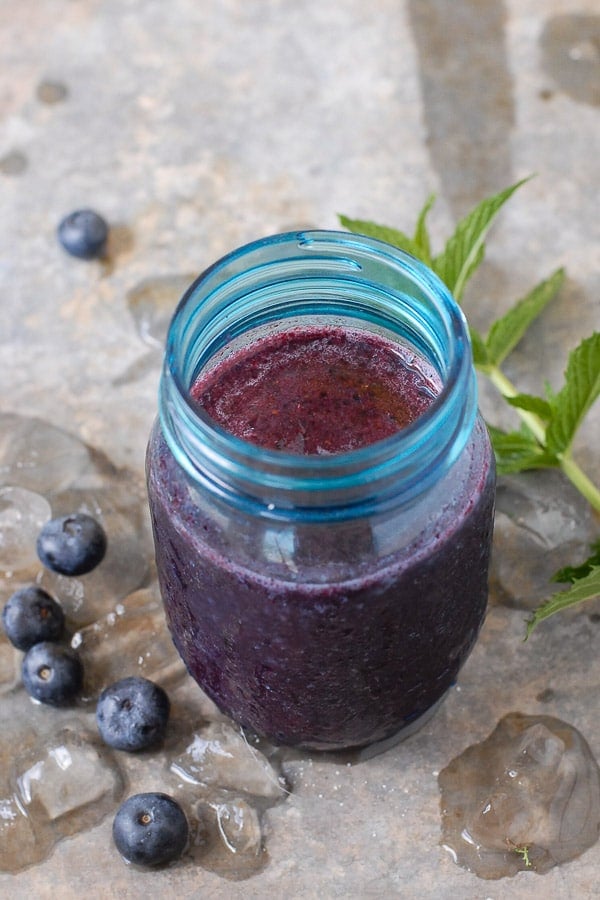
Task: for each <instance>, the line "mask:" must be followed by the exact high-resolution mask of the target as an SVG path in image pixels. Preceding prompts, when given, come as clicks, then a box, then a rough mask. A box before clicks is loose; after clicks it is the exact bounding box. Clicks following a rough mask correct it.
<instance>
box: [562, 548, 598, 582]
mask: <svg viewBox="0 0 600 900" xmlns="http://www.w3.org/2000/svg"><path fill="white" fill-rule="evenodd" d="M590 549H591V551H592V553H591V556H588V558H587V559H586V560H585V561H584V562H582V563H581V565H579V566H565V567H564V568H563V569H559V570H558V572H555V573H554V575H553V576H552V581H558V582H561V583H562V582H566V581H570V582H571V583H573V582H575V581H579V580H580V579H581V578H585V577H586V576H587V575H589V574H590V572H591V571H592V569H593V568H594V566H600V540H598V541H595V542H594V543H593V544H592V545H591V547H590Z"/></svg>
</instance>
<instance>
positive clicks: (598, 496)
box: [478, 365, 600, 512]
mask: <svg viewBox="0 0 600 900" xmlns="http://www.w3.org/2000/svg"><path fill="white" fill-rule="evenodd" d="M478 368H479V369H480V371H481V372H483V373H484V374H485V375H487V377H488V378H489V379H490V381H491V382H492V384H493V385H494V387H495V388H496V389H497V390H498V391H499V392H500V393H501V394H502V396H503V397H516V396H517V394H518V393H519V392H518V391H517V389H516V388H515V386H514V384H513V383H512V381H510V379H508V378H507V377H506V375H505V374H504V372H502V370H501V369H500V368H499V367H498V366H485V365H484V366H478ZM516 412H517V413H518V415H519V416H520V418H521V420H522V421H523V422H524V423H525V424H526V425H527V427H528V428H529V430H530V431H531V433H532V434H533V435H534V436H535V438H536V440H537V441H539V443H540V444H541V445H542V447H545V445H546V426H545V425H544V423H543V422H542V420H541V419H540V418H539V416H536V415H535V414H534V413H531V412H528V410H525V409H516ZM558 462H559V465H560V468H561V469H562V471H563V472H564V473H565V475H566V476H567V478H568V479H569V481H570V482H571V484H573V485H574V486H575V487H576V488H577V490H578V491H579V492H580V493H581V494H583V496H584V497H585V499H586V500H587V501H588V503H589V504H590V505H591V506H593V508H594V509H595V510H597V511H598V512H600V490H599V489H598V488H597V487H596V485H595V484H594V483H593V482H592V481H591V480H590V479H589V478H588V476H587V475H586V474H585V472H584V471H583V470H582V469H581V468H580V467H579V466H578V465H577V463H576V462H575V460H574V459H573V458H572V457H571V455H570V454H568V453H565V454H562V455H560V456H559V457H558Z"/></svg>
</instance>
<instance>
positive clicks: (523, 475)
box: [490, 469, 597, 609]
mask: <svg viewBox="0 0 600 900" xmlns="http://www.w3.org/2000/svg"><path fill="white" fill-rule="evenodd" d="M596 537H597V534H596V526H595V524H594V519H593V514H592V511H591V507H590V506H589V504H588V503H587V502H586V500H585V499H584V498H583V497H582V496H581V494H579V492H578V491H576V490H575V488H574V487H573V486H572V485H571V483H570V482H569V481H568V480H567V479H566V478H565V476H564V475H563V474H562V472H559V471H556V470H553V469H547V470H541V471H535V472H520V473H519V475H517V476H513V475H509V476H503V477H502V478H500V479H499V480H498V488H497V497H496V519H495V526H494V544H493V551H492V563H491V571H490V582H491V586H492V589H493V591H494V593H495V595H496V597H497V599H498V600H499V601H500V602H502V603H504V604H506V605H507V606H514V607H518V608H521V609H533V608H534V607H535V606H537V605H538V604H539V603H540V602H541V601H542V600H545V599H546V598H547V597H549V596H550V594H552V593H554V592H556V591H557V590H563V589H564V587H565V586H564V585H562V586H561V585H558V584H555V583H552V582H551V580H550V579H551V577H552V575H553V574H554V573H555V572H556V571H557V569H560V568H561V567H562V566H565V565H573V564H576V563H579V562H582V561H583V560H584V559H585V558H586V557H587V556H588V555H589V552H590V551H589V547H590V544H591V543H592V541H593V540H594V539H595V538H596Z"/></svg>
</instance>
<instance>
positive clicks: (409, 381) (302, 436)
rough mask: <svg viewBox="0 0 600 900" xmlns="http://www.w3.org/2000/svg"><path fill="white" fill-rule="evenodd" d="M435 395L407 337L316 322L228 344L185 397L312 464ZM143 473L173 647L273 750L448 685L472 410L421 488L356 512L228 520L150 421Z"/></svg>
mask: <svg viewBox="0 0 600 900" xmlns="http://www.w3.org/2000/svg"><path fill="white" fill-rule="evenodd" d="M441 390H442V388H441V383H440V380H439V377H438V376H437V373H436V372H435V370H434V369H433V367H432V366H431V365H430V364H429V363H428V362H426V360H425V359H424V358H422V357H421V356H420V355H419V354H417V353H416V352H414V351H413V350H412V349H411V348H409V347H407V346H403V345H402V344H398V343H394V342H392V341H389V340H387V338H384V337H382V336H380V335H378V334H375V333H371V332H367V331H364V332H363V331H360V329H358V330H357V329H352V328H346V327H342V326H337V325H336V326H333V325H331V326H315V327H304V328H290V329H288V330H279V331H276V332H275V333H274V334H272V335H270V336H267V337H261V338H260V339H257V340H256V341H254V342H251V343H249V344H248V345H246V346H242V347H241V348H239V349H237V350H236V351H234V352H233V353H231V354H230V355H229V356H226V357H225V358H224V359H222V360H221V361H220V362H219V363H217V364H216V365H214V366H213V367H212V368H210V369H208V371H206V372H203V373H201V374H200V376H199V377H198V378H196V380H195V381H194V382H193V384H191V385H190V389H189V394H190V398H189V399H190V401H191V405H192V406H193V407H195V408H196V409H197V410H198V412H199V414H201V415H203V416H204V417H205V418H206V417H208V419H209V420H210V421H212V422H214V424H215V427H216V429H217V430H218V429H221V430H223V431H225V432H228V433H230V434H233V435H235V436H236V437H238V438H242V439H243V441H245V442H248V443H250V444H253V445H254V446H255V447H257V448H261V449H264V450H265V451H270V452H271V451H281V452H283V453H285V454H295V455H298V456H303V457H308V458H312V459H316V458H319V459H324V460H327V459H329V458H330V457H332V456H335V455H336V454H346V453H350V452H352V451H355V450H360V448H365V447H369V446H371V445H374V444H377V442H382V441H386V440H389V439H390V438H393V436H394V435H398V434H399V433H401V432H403V431H405V430H408V431H407V432H406V433H409V432H410V429H411V427H412V426H413V425H414V424H415V423H417V424H418V422H419V420H420V418H421V417H422V416H424V415H427V411H428V410H429V409H430V408H431V407H432V405H435V403H436V398H438V395H439V394H440V391H441ZM147 471H148V491H149V498H150V509H151V515H152V523H153V529H154V537H155V546H156V559H157V566H158V572H159V578H160V584H161V591H162V595H163V599H164V603H165V609H166V615H167V621H168V624H169V628H170V630H171V633H172V636H173V640H174V642H175V644H176V646H177V648H178V650H179V652H180V654H181V656H182V658H183V659H184V661H185V663H186V665H187V667H188V669H189V671H190V673H191V674H192V675H193V677H194V678H195V679H196V680H197V682H198V683H199V684H200V685H201V687H202V688H203V689H204V690H205V691H206V693H207V694H208V695H209V696H210V697H211V698H212V699H213V700H214V701H215V702H216V703H217V705H218V706H219V708H220V709H221V710H222V711H223V712H225V713H227V714H228V715H230V716H231V717H232V718H233V719H235V720H236V721H238V722H239V723H240V724H242V725H244V726H247V727H249V728H251V729H252V730H254V731H256V732H258V733H260V734H263V735H265V736H267V737H268V738H270V739H271V740H273V741H276V742H281V743H285V744H289V745H300V746H304V747H308V748H315V749H325V750H336V749H342V748H351V747H361V746H364V745H367V744H371V743H374V742H377V741H383V740H386V739H388V738H390V737H391V736H392V735H395V734H396V733H398V732H402V730H406V731H407V732H408V731H409V730H410V729H411V728H412V727H413V726H414V723H416V722H418V720H419V719H424V718H425V717H426V715H427V714H428V712H429V711H430V710H431V709H432V708H434V707H435V705H436V703H437V702H438V701H440V700H441V698H442V697H443V696H444V694H445V693H446V691H447V690H448V689H449V687H450V686H451V685H452V684H453V683H454V682H455V680H456V677H457V673H458V671H459V669H460V667H461V666H462V664H463V663H464V661H465V659H466V657H467V656H468V654H469V652H470V650H471V648H472V646H473V644H474V642H475V639H476V637H477V634H478V632H479V628H480V626H481V623H482V621H483V617H484V613H485V608H486V601H487V570H488V562H489V553H490V544H491V534H492V517H493V501H494V464H493V456H492V452H491V448H490V444H489V440H488V437H487V432H486V430H485V426H484V424H483V422H482V421H481V419H480V418H479V417H478V418H477V419H476V422H475V426H474V428H473V430H472V432H471V434H470V437H469V439H468V441H467V443H466V446H465V447H464V449H463V451H462V452H461V454H460V457H459V458H458V459H457V461H456V462H455V463H454V464H453V465H452V466H451V468H450V469H449V471H448V472H446V473H445V474H444V475H443V476H442V477H441V478H440V479H439V481H437V483H436V484H435V485H434V487H433V488H432V489H431V490H429V491H428V492H427V493H426V495H424V496H423V497H421V498H419V500H418V501H412V502H411V503H409V504H407V505H405V506H404V507H402V508H396V507H394V505H393V504H387V505H386V506H385V507H382V508H381V510H379V512H376V513H373V514H370V515H369V516H366V515H362V514H357V516H356V517H354V518H352V517H348V516H340V517H339V518H335V517H333V518H331V517H330V518H329V519H327V520H323V521H320V520H319V519H318V517H315V516H312V518H311V517H309V518H310V521H308V522H303V521H302V520H301V519H299V518H298V516H292V515H291V516H290V517H289V519H286V518H285V517H284V516H283V515H281V514H280V513H281V510H280V509H277V510H275V512H274V513H273V514H272V515H271V514H270V512H269V510H270V509H271V507H275V506H276V504H270V505H267V506H266V508H265V509H266V511H265V513H264V515H261V516H255V515H252V514H251V513H250V512H248V511H246V510H245V509H244V508H242V507H240V509H239V510H237V511H236V514H235V515H231V512H230V510H229V509H228V504H227V501H226V499H224V498H222V497H208V496H207V495H206V494H205V493H204V492H203V491H202V490H200V489H199V488H198V485H197V484H194V482H193V481H191V480H190V478H189V476H188V475H187V474H186V473H185V472H184V471H183V470H182V468H181V466H180V465H178V463H177V461H176V459H175V457H174V455H173V453H172V452H171V450H170V449H169V447H168V446H167V442H166V441H165V438H164V436H163V433H162V431H161V428H160V426H159V425H158V424H157V425H156V426H155V429H154V432H153V435H152V437H151V440H150V444H149V449H148V457H147ZM362 490H363V492H364V491H366V492H368V485H367V486H366V487H363V488H362Z"/></svg>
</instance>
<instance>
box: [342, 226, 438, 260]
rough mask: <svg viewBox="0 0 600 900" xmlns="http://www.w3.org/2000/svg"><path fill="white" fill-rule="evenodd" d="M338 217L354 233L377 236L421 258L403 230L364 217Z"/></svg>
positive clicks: (380, 239) (417, 249) (378, 238)
mask: <svg viewBox="0 0 600 900" xmlns="http://www.w3.org/2000/svg"><path fill="white" fill-rule="evenodd" d="M338 218H339V220H340V222H341V224H342V225H343V226H344V228H347V229H348V231H352V232H354V234H365V235H366V236H367V237H372V238H377V240H379V241H385V242H386V243H387V244H392V245H393V246H394V247H399V248H400V250H405V251H406V252H407V253H411V254H412V255H413V256H416V257H417V259H422V256H421V255H420V251H419V248H418V247H417V245H416V244H415V242H414V241H413V239H412V238H411V237H409V236H408V235H407V234H405V233H404V232H403V231H398V230H397V229H396V228H389V227H388V226H387V225H378V224H377V223H376V222H369V221H367V220H366V219H349V218H348V216H338Z"/></svg>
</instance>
